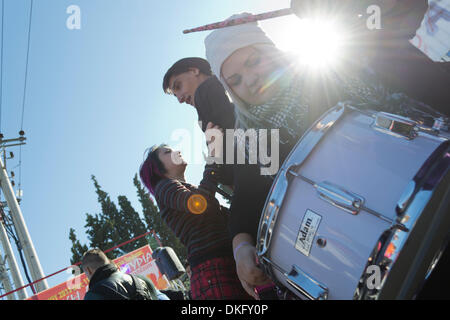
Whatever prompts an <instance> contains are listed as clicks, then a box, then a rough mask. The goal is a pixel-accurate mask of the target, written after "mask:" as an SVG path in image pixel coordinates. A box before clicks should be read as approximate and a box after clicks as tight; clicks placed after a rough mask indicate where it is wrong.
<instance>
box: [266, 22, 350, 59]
mask: <svg viewBox="0 0 450 320" xmlns="http://www.w3.org/2000/svg"><path fill="white" fill-rule="evenodd" d="M268 32H270V35H271V37H272V38H273V40H274V42H275V44H276V45H277V46H278V48H280V49H281V50H283V51H285V52H288V53H291V54H293V55H294V56H295V57H297V58H298V62H299V63H300V64H303V65H307V66H310V67H314V68H316V67H332V66H333V65H336V64H337V63H338V62H339V60H340V59H341V58H342V55H343V52H342V50H341V47H342V45H343V34H342V31H341V30H340V29H339V27H338V26H337V25H336V24H334V23H331V22H328V21H325V20H310V19H301V20H300V19H298V18H296V17H289V19H284V21H280V23H279V24H277V25H276V26H273V27H272V29H271V30H268Z"/></svg>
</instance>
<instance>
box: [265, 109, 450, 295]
mask: <svg viewBox="0 0 450 320" xmlns="http://www.w3.org/2000/svg"><path fill="white" fill-rule="evenodd" d="M449 150H450V149H449V140H448V137H447V136H444V135H443V134H442V133H439V132H437V131H433V130H432V129H426V128H423V127H422V128H421V127H420V126H419V124H417V123H416V122H414V121H412V120H409V119H406V118H402V117H399V116H395V115H392V114H388V113H383V112H373V113H370V112H362V111H358V110H357V109H355V108H352V107H351V106H347V105H343V104H342V105H339V106H337V107H335V108H333V109H331V110H330V111H329V112H327V113H326V114H325V115H323V116H322V117H321V118H320V119H319V120H318V121H317V122H316V123H315V124H314V125H313V126H312V127H311V128H310V129H309V130H308V132H307V133H306V134H305V135H304V136H303V137H302V139H301V140H300V141H299V142H298V144H297V145H296V147H295V148H294V149H293V150H292V152H291V153H290V155H289V156H288V158H287V159H286V161H285V162H284V164H283V166H282V167H281V169H280V171H279V173H278V175H277V177H276V179H275V181H274V183H273V186H272V189H271V191H270V193H269V195H268V198H267V200H266V204H265V207H264V210H263V214H262V216H261V220H260V224H259V228H258V239H257V250H258V255H259V258H260V259H259V260H260V261H261V263H262V265H263V267H264V269H265V270H266V272H267V273H268V274H269V275H270V276H271V278H272V279H273V280H274V281H275V282H276V283H277V284H278V285H279V286H280V287H285V288H287V289H288V290H289V291H291V292H293V293H294V294H295V295H296V296H297V297H299V298H300V299H305V298H306V299H354V298H356V299H368V298H374V299H383V298H386V299H398V298H400V299H405V298H406V299H408V298H412V297H413V296H414V293H415V292H417V290H418V289H419V288H420V284H421V283H422V282H421V281H422V280H423V279H424V278H425V277H426V276H427V274H429V272H430V269H429V266H430V265H431V264H432V263H433V262H436V257H437V256H438V255H436V253H438V252H439V250H440V249H441V248H442V244H443V243H445V240H446V235H448V232H449V226H450V221H449V219H450V215H448V214H444V213H445V212H446V210H447V209H448V199H449V193H448V192H449V191H448V189H449V188H448V186H449V179H450V173H449V170H448V169H449V164H450V157H449V155H450V153H449V152H450V151H449ZM446 199H447V200H446ZM445 201H446V202H445ZM443 203H444V204H445V203H446V205H447V207H446V208H444V207H443ZM431 235H432V236H431Z"/></svg>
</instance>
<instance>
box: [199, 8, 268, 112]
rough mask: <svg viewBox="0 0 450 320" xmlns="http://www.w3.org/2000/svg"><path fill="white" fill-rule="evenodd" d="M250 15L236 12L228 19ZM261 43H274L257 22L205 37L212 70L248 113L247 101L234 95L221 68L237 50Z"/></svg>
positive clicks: (241, 107)
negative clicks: (223, 76)
mask: <svg viewBox="0 0 450 320" xmlns="http://www.w3.org/2000/svg"><path fill="white" fill-rule="evenodd" d="M248 15H250V14H249V13H241V14H235V15H233V16H231V17H229V18H228V20H229V19H238V18H243V17H246V16H248ZM260 43H264V44H271V45H274V43H273V42H272V40H270V39H269V37H268V36H267V35H266V34H265V32H264V31H263V30H262V29H261V28H260V27H259V26H258V23H257V22H250V23H244V24H241V25H236V26H231V27H225V28H222V29H217V30H214V31H213V32H211V33H210V34H209V35H208V36H207V37H206V38H205V49H206V53H205V56H206V59H207V60H208V62H209V64H210V65H211V70H212V72H213V73H214V74H215V75H216V76H217V78H218V79H219V80H220V82H221V83H222V85H223V86H224V88H225V89H226V90H227V91H228V93H229V95H230V96H231V99H232V100H233V102H234V104H235V106H236V107H237V108H238V109H239V110H240V111H241V112H243V113H244V114H247V115H248V113H247V112H246V111H245V108H246V107H245V106H246V104H245V102H243V101H242V100H241V99H240V98H239V97H237V96H236V95H234V94H233V91H232V90H230V89H229V88H228V86H227V84H226V82H225V79H223V78H222V74H221V68H222V64H223V63H224V61H225V60H226V59H227V58H228V57H229V56H230V55H231V54H232V53H233V52H235V51H236V50H238V49H240V48H244V47H247V46H250V45H253V44H260ZM236 111H238V110H236Z"/></svg>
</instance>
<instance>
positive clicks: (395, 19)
mask: <svg viewBox="0 0 450 320" xmlns="http://www.w3.org/2000/svg"><path fill="white" fill-rule="evenodd" d="M369 2H370V4H373V3H377V4H378V5H379V6H380V7H381V8H382V14H384V15H385V17H386V19H385V20H384V22H383V23H385V25H383V28H382V29H381V30H366V27H365V24H364V23H361V21H358V12H357V10H365V9H364V5H363V4H367V5H369ZM357 3H358V5H356V4H355V1H353V0H348V1H331V0H328V1H296V0H292V1H291V8H292V9H293V11H294V13H295V14H297V15H298V16H299V17H300V18H303V17H305V16H307V15H308V14H310V15H313V14H316V13H317V12H318V11H320V13H321V14H323V13H324V12H325V13H330V12H331V13H333V16H335V17H336V16H337V17H339V16H341V17H342V18H343V19H346V24H347V26H348V27H349V28H348V32H349V35H351V37H349V41H348V44H347V45H348V47H349V48H351V50H349V52H350V53H349V56H348V57H347V63H345V62H344V63H343V64H342V65H341V66H339V67H338V68H336V69H327V70H322V71H320V72H319V71H314V72H313V71H312V70H309V69H308V66H307V65H302V64H300V65H294V62H293V61H292V59H290V57H289V56H288V55H286V54H285V53H284V52H282V51H280V50H279V49H278V48H277V47H276V46H275V44H274V43H273V42H272V40H271V39H270V38H269V37H268V36H267V35H266V34H265V32H264V31H263V30H262V29H261V28H260V27H259V25H258V24H257V23H256V22H253V23H247V24H242V25H237V26H231V27H227V28H222V29H218V30H214V31H212V32H211V33H210V34H209V35H208V36H207V37H206V38H205V42H204V45H205V52H206V53H205V56H206V59H203V58H200V57H189V58H184V59H181V60H179V61H177V62H175V63H174V64H173V65H172V66H171V67H170V68H169V69H168V71H167V72H166V74H165V75H164V76H163V91H164V92H165V93H167V94H170V95H173V96H175V97H176V98H177V99H178V101H179V103H186V104H189V105H191V106H192V107H194V108H195V109H193V110H195V111H196V112H197V114H198V119H199V121H201V122H200V123H201V129H202V131H204V132H205V134H207V133H208V130H219V131H220V132H225V131H226V130H227V129H236V130H237V129H241V130H240V132H246V131H247V130H250V129H252V130H255V131H256V132H258V139H262V135H264V134H267V136H266V137H265V138H266V139H267V141H270V140H271V139H274V138H273V136H271V135H270V134H269V132H270V130H277V132H278V136H277V137H276V138H277V139H276V143H277V144H278V145H277V146H278V147H279V154H278V161H279V163H280V164H282V163H283V161H284V160H285V158H286V157H287V155H288V154H289V152H290V151H291V150H292V148H293V147H294V146H295V145H296V143H297V142H298V141H299V139H300V138H301V137H302V135H303V134H304V133H305V132H306V130H307V129H308V128H309V127H310V126H311V125H312V124H313V123H314V122H315V121H316V120H317V119H319V117H320V116H321V115H322V114H323V113H324V112H325V111H327V110H329V109H330V108H332V107H334V106H335V105H336V104H337V103H338V102H342V101H348V102H351V104H352V105H353V106H355V107H358V108H361V109H370V110H376V111H385V112H389V113H394V114H398V115H401V116H406V117H410V118H413V119H418V118H420V121H422V122H425V123H426V122H427V121H429V120H430V119H431V118H433V117H435V116H436V115H438V116H442V115H443V114H444V115H447V113H448V110H447V109H446V106H448V105H450V103H449V102H450V95H449V91H448V90H446V89H445V86H446V85H445V84H446V83H449V82H450V81H449V80H450V74H449V73H448V72H447V71H446V70H445V67H444V64H439V63H436V62H432V61H431V60H429V59H428V58H427V57H426V56H424V55H423V54H422V53H420V52H419V50H417V49H416V48H414V47H413V46H412V45H411V44H410V43H409V42H408V40H409V39H410V38H411V36H412V35H414V34H415V31H416V29H417V28H418V27H419V26H420V23H421V21H422V19H423V17H424V15H425V12H426V10H427V5H428V2H427V1H426V0H423V1H411V0H375V1H374V0H371V1H360V0H358V1H357ZM318 8H320V9H321V10H317V9H318ZM243 15H244V16H245V14H243ZM243 15H237V16H232V17H231V18H236V17H242V16H243ZM349 17H350V18H349ZM293 41H295V39H293ZM324 73H326V76H323V75H324ZM418 74H420V77H418V76H415V75H418ZM206 136H207V143H208V144H210V143H212V142H213V141H212V140H208V139H209V137H210V136H209V135H206ZM223 138H224V139H229V137H228V136H226V135H223ZM233 139H235V140H236V141H235V142H236V143H235V144H234V146H235V148H239V147H242V148H243V150H245V156H246V159H247V160H248V159H249V158H250V157H251V155H250V150H249V147H248V142H247V140H246V139H245V136H244V137H242V136H240V135H235V136H234V137H233ZM223 145H224V146H225V145H227V143H226V142H224V143H223ZM214 152H216V153H217V152H218V151H217V150H214ZM226 152H229V150H228V149H226V148H224V149H223V150H222V156H224V153H226ZM210 156H211V157H214V156H217V154H211V155H210ZM235 156H236V155H235V154H234V153H233V157H235ZM233 160H234V162H232V163H230V162H229V161H228V160H227V161H226V163H220V162H217V163H207V164H206V166H205V170H204V173H203V179H202V180H201V182H200V184H199V185H198V186H196V185H192V184H190V183H189V182H188V181H186V179H185V175H184V173H185V170H186V167H187V165H188V164H187V163H186V161H184V159H183V158H182V155H181V153H180V152H179V151H176V150H173V149H171V148H170V146H168V145H165V144H159V143H158V144H156V145H154V146H153V147H151V148H149V149H148V154H147V156H146V159H145V161H144V162H143V163H142V165H141V167H140V178H141V181H142V182H143V184H144V185H145V186H146V188H147V189H148V191H149V192H150V194H151V195H152V196H154V198H155V199H156V202H157V204H158V207H159V209H160V214H161V217H162V219H163V220H164V221H165V223H166V224H167V225H168V226H169V227H170V228H171V230H172V231H173V232H174V233H175V235H176V236H177V237H178V238H179V239H180V241H181V242H182V243H183V244H184V245H185V247H186V249H187V260H188V264H189V266H190V269H191V277H190V290H191V291H190V297H191V298H192V299H194V300H201V299H262V298H265V297H267V298H269V299H275V298H276V287H275V285H274V284H273V282H272V280H271V279H270V278H269V277H268V275H267V274H265V273H264V272H263V270H262V268H260V266H259V261H258V256H257V254H256V242H255V241H256V236H257V232H258V224H259V220H260V215H261V212H262V209H263V207H264V204H265V201H266V197H267V194H268V193H269V190H270V188H271V186H272V183H273V181H274V178H275V176H276V172H275V173H272V172H271V173H270V174H261V172H262V169H263V168H265V167H266V166H267V165H266V164H264V163H263V161H261V159H259V158H258V157H257V161H256V163H251V162H250V161H247V162H246V163H243V164H242V163H237V162H238V161H236V159H233ZM220 185H222V186H228V187H229V189H231V190H232V196H231V204H230V207H229V208H226V207H224V206H222V205H220V203H219V201H218V200H217V199H216V193H217V192H218V186H220ZM97 256H98V257H100V256H101V255H97ZM89 257H90V255H88V256H87V257H86V261H87V262H85V263H83V269H84V270H85V271H86V272H87V274H88V275H89V277H90V280H91V285H93V284H94V286H93V287H94V288H97V289H98V288H99V286H98V284H97V283H98V282H101V281H102V280H104V279H103V278H104V276H100V275H98V274H102V275H105V274H107V275H108V277H109V276H110V275H111V274H116V273H117V269H114V267H113V266H111V265H110V264H108V263H106V260H104V258H103V260H102V261H103V262H102V263H101V264H100V269H98V270H97V271H95V269H93V268H92V267H91V265H92V263H94V262H90V261H91V259H90V258H89ZM94 260H95V259H94ZM94 260H92V261H94ZM94 265H95V264H94ZM99 270H100V271H99ZM121 277H122V276H121ZM117 279H119V280H117V281H116V282H120V283H121V284H123V286H122V285H121V286H117V285H115V286H113V287H115V288H127V286H128V285H129V284H131V283H132V281H138V282H140V280H139V279H138V280H136V279H134V278H130V279H122V278H120V277H118V278H117ZM141 280H142V279H141ZM108 281H109V280H108ZM111 283H112V282H111V281H110V284H111ZM145 284H146V287H147V289H146V290H145V291H146V292H147V293H148V294H149V295H151V296H152V297H153V298H155V299H158V297H159V299H161V297H163V294H162V293H161V292H159V291H158V290H156V289H155V288H154V287H153V286H152V285H151V283H149V281H146V282H145ZM142 285H144V283H142ZM90 288H91V287H90ZM97 289H95V290H92V288H91V289H90V292H91V291H94V292H93V293H90V294H89V295H88V296H87V297H88V298H89V297H93V296H94V295H95V294H99V293H97V292H96V291H98V290H97ZM120 290H122V289H120ZM120 290H118V291H119V292H120ZM268 292H269V294H267V293H268Z"/></svg>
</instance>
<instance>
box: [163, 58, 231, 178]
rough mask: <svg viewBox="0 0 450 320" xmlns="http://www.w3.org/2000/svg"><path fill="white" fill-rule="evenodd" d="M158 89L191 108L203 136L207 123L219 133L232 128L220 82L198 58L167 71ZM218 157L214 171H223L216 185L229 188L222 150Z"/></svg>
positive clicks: (227, 166) (229, 107) (225, 96)
mask: <svg viewBox="0 0 450 320" xmlns="http://www.w3.org/2000/svg"><path fill="white" fill-rule="evenodd" d="M162 86H163V90H164V92H165V93H167V94H172V95H174V96H175V97H176V98H177V99H178V102H179V103H186V104H189V105H191V106H193V107H194V108H195V110H196V111H197V115H198V121H199V124H200V128H201V129H202V131H203V132H205V131H206V129H207V126H208V124H209V123H214V124H215V125H217V126H219V127H220V128H222V129H223V130H226V129H232V128H234V124H235V118H234V106H233V104H232V103H231V102H230V99H229V98H228V96H227V94H226V92H225V89H224V88H223V86H222V84H221V83H220V81H219V80H218V79H217V77H216V76H214V75H213V74H212V73H211V66H210V65H209V63H208V61H207V60H205V59H203V58H199V57H189V58H183V59H180V60H178V61H177V62H175V63H174V64H173V65H172V66H171V67H170V68H169V69H168V70H167V72H166V74H165V75H164V78H163V85H162ZM223 138H224V140H223V146H226V140H225V137H223ZM222 157H223V162H222V163H221V164H216V170H220V171H223V172H222V173H221V174H220V176H221V181H219V183H221V184H222V185H226V186H232V184H233V170H232V166H229V165H226V164H225V162H226V152H225V148H224V150H223V153H222Z"/></svg>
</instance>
